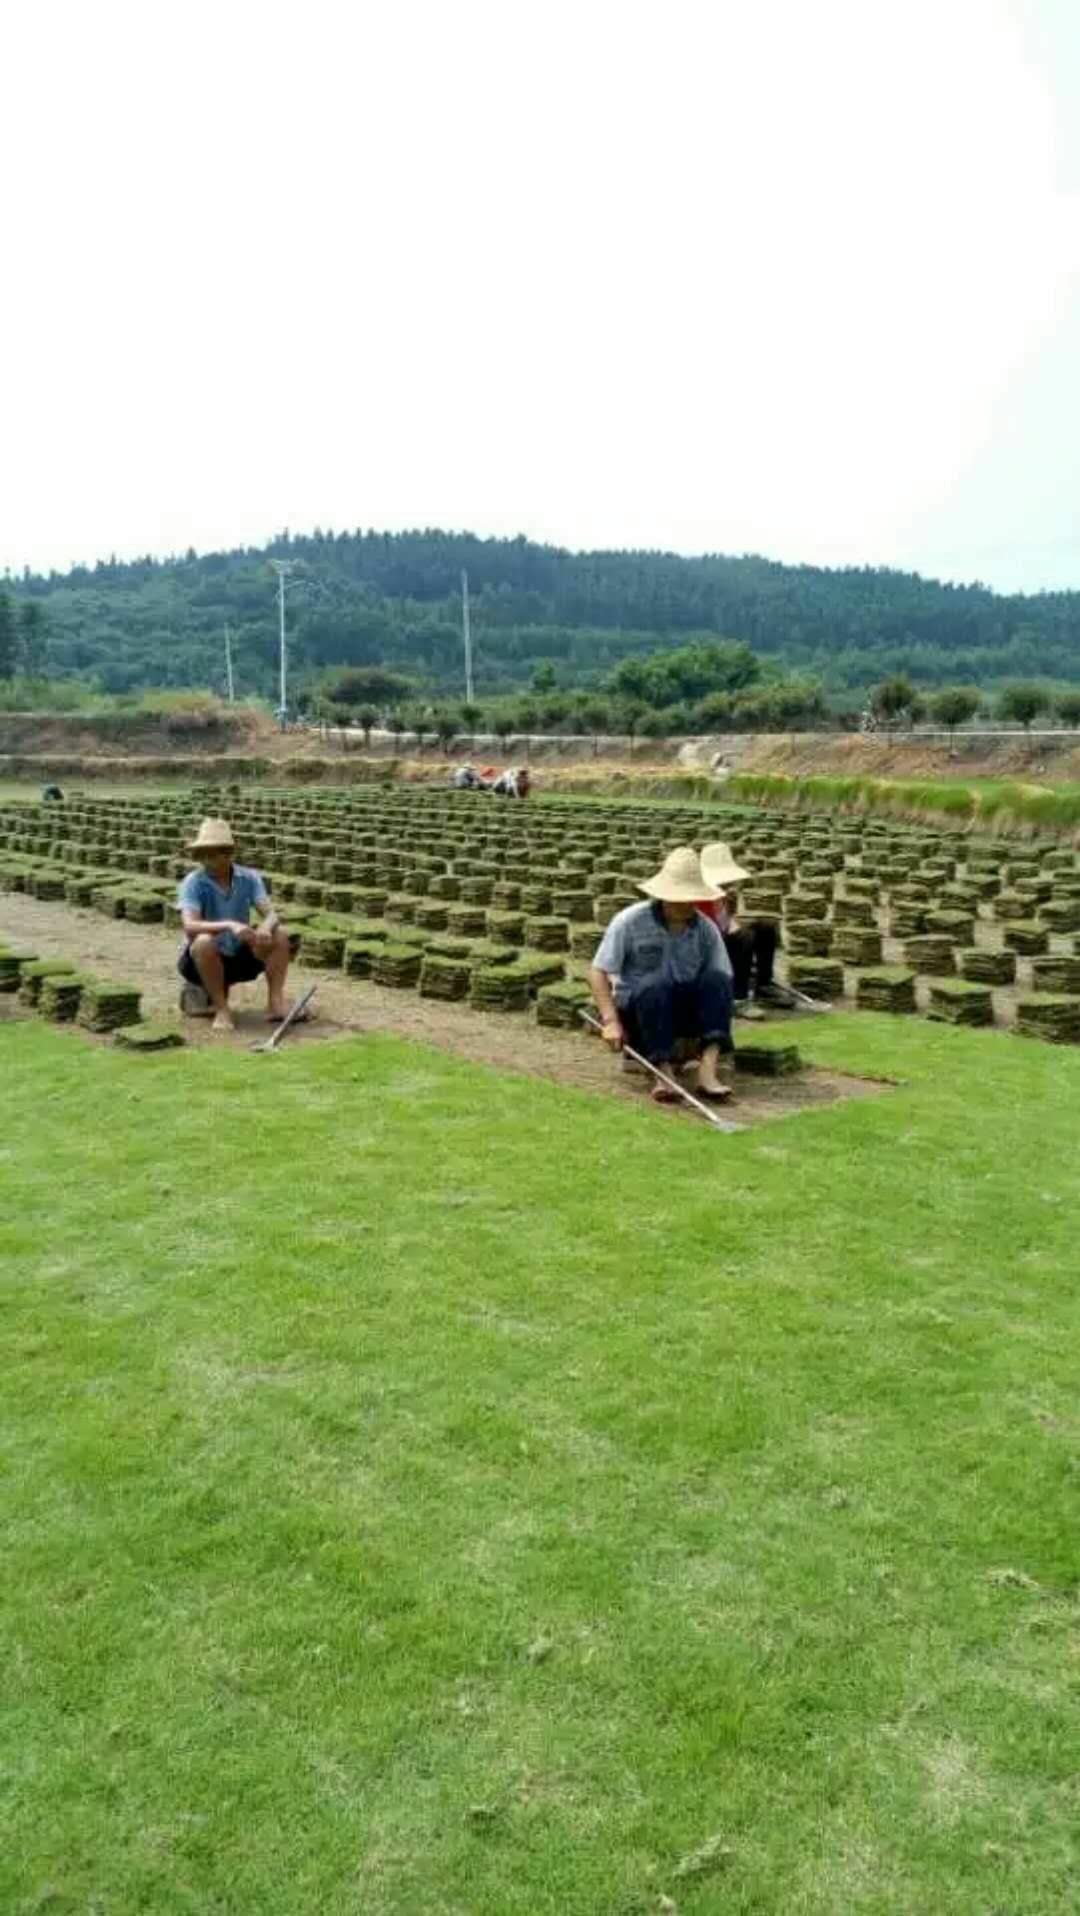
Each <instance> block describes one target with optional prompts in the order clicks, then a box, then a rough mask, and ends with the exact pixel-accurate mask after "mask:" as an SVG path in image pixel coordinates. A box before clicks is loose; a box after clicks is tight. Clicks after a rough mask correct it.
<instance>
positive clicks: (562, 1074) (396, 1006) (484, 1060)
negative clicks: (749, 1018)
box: [0, 893, 888, 1125]
mask: <svg viewBox="0 0 1080 1916" xmlns="http://www.w3.org/2000/svg"><path fill="white" fill-rule="evenodd" d="M0 943H3V944H8V945H10V946H11V947H12V948H13V949H16V950H19V949H22V950H26V949H29V950H32V951H34V952H36V953H37V954H38V956H39V957H42V958H69V959H71V960H72V962H73V963H74V964H75V965H77V966H79V967H85V969H86V970H87V971H100V972H102V973H103V974H107V975H109V976H110V977H113V978H115V979H117V980H118V981H122V982H124V983H131V984H134V985H137V986H138V987H139V989H140V991H141V992H142V994H143V1012H144V1015H145V1016H147V1017H151V1018H167V1019H170V1020H174V1019H177V1018H178V1014H177V999H178V982H179V981H178V979H177V975H176V970H175V953H176V938H175V935H174V934H173V933H171V932H169V931H168V930H166V929H165V928H164V927H162V928H161V929H160V930H158V928H157V927H156V926H153V925H150V926H147V925H129V924H127V923H126V922H125V921H124V920H123V919H114V918H104V917H102V916H100V914H99V913H97V912H94V911H82V910H78V909H76V908H75V907H73V906H71V905H67V904H59V903H57V904H51V903H45V902H43V901H41V900H39V899H36V898H27V897H25V896H24V895H23V894H21V893H6V894H5V895H4V896H3V898H0ZM308 984H317V985H318V987H319V989H318V996H317V999H316V1005H317V1008H318V1014H319V1015H318V1017H317V1018H315V1019H314V1020H313V1021H312V1023H310V1024H308V1025H304V1026H300V1027H295V1028H294V1030H293V1031H291V1032H290V1033H289V1034H288V1036H287V1037H286V1038H285V1039H284V1044H285V1045H289V1046H293V1045H298V1044H313V1043H315V1044H318V1043H324V1042H326V1040H327V1039H332V1038H340V1037H342V1036H343V1035H345V1034H348V1033H353V1032H363V1031H389V1032H392V1033H394V1035H395V1036H397V1037H403V1038H415V1039H418V1040H420V1041H421V1042H422V1043H425V1044H433V1045H437V1046H439V1047H440V1048H441V1049H442V1050H444V1051H450V1052H453V1053H454V1054H455V1055H456V1056H457V1057H461V1058H467V1059H468V1060H469V1061H470V1063H472V1064H480V1065H489V1066H491V1067H492V1068H493V1069H495V1070H497V1071H504V1072H515V1073H519V1074H521V1075H522V1076H524V1077H536V1078H547V1079H550V1080H552V1081H553V1082H554V1083H556V1084H561V1085H566V1086H570V1087H572V1088H574V1089H575V1090H579V1091H585V1092H591V1093H593V1094H595V1095H596V1096H598V1097H605V1098H618V1099H620V1100H622V1101H624V1102H625V1101H630V1102H632V1103H636V1104H638V1105H641V1106H645V1105H648V1097H647V1085H646V1081H645V1080H644V1079H643V1078H641V1077H638V1076H636V1075H629V1074H627V1073H624V1072H622V1071H620V1070H619V1068H618V1066H617V1064H616V1063H615V1061H614V1060H613V1059H612V1058H611V1057H610V1056H609V1054H608V1053H607V1052H606V1051H605V1050H604V1049H603V1047H602V1046H601V1045H600V1043H599V1042H598V1041H596V1040H594V1039H591V1038H589V1037H588V1036H586V1035H585V1034H584V1033H583V1034H582V1036H581V1037H578V1036H577V1035H576V1034H575V1033H573V1032H568V1031H551V1030H547V1029H545V1028H544V1027H543V1026H539V1025H536V1024H534V1023H533V1021H532V1019H531V1018H528V1017H523V1016H521V1015H515V1014H507V1015H501V1014H498V1013H494V1012H478V1011H474V1010H473V1009H472V1008H471V1006H469V1005H463V1004H442V1003H439V1002H437V1001H435V1000H432V999H430V998H421V997H420V995H419V993H418V992H416V991H393V990H390V989H388V988H387V987H386V986H380V985H374V984H372V983H370V981H369V980H367V979H354V978H346V977H345V976H344V975H343V974H342V973H340V972H330V971H305V970H304V968H303V966H302V965H299V966H296V967H294V969H293V971H292V972H291V973H290V986H291V989H292V991H293V993H294V994H297V995H298V994H299V992H300V991H302V990H303V989H304V987H305V986H306V985H308ZM234 997H235V1007H234V1008H235V1010H236V1013H237V1025H238V1029H237V1032H236V1035H235V1036H234V1037H221V1036H219V1035H218V1034H216V1033H215V1034H211V1032H210V1028H209V1022H208V1021H207V1020H205V1019H201V1018H190V1019H185V1020H184V1021H183V1029H184V1033H185V1035H186V1036H187V1038H188V1039H189V1041H190V1042H192V1043H194V1044H200V1045H201V1044H214V1045H222V1044H224V1045H233V1046H235V1047H236V1048H238V1049H243V1048H245V1047H246V1046H250V1045H251V1044H254V1043H255V1042H257V1041H258V1040H259V1039H261V1038H264V1037H266V1036H267V1034H268V1031H269V1026H268V1025H267V1023H266V1021H265V1008H264V1007H265V1000H264V994H263V988H262V986H261V985H255V986H250V987H246V988H244V989H242V990H240V991H239V992H237V993H236V994H234ZM11 1005H12V1001H11V1000H7V1001H5V1000H4V999H0V1006H6V1007H8V1008H10V1007H11ZM784 1022H785V1023H786V1024H788V1025H789V1026H790V1028H791V1035H792V1037H793V1038H794V1039H795V1040H796V1041H798V1040H799V1038H800V1037H802V1036H805V1035H806V1033H807V1028H808V1026H809V1025H810V1024H811V1023H812V1014H806V1015H804V1016H800V1015H798V1014H796V1015H795V1016H794V1017H793V1018H790V1019H785V1020H784ZM749 1030H750V1027H742V1026H739V1027H737V1033H736V1042H738V1032H739V1031H745V1032H747V1033H748V1032H749ZM688 1084H689V1087H690V1088H691V1089H692V1088H693V1078H692V1075H691V1077H690V1078H689V1080H688ZM887 1088H888V1087H887V1086H886V1085H884V1084H882V1082H881V1081H880V1080H878V1079H874V1078H857V1077H851V1076H847V1075H845V1074H843V1073H840V1072H834V1071H822V1070H819V1069H817V1068H816V1067H814V1068H808V1069H806V1070H805V1071H803V1072H801V1073H800V1074H799V1075H798V1076H797V1077H793V1078H774V1079H753V1080H750V1079H748V1078H747V1077H745V1076H741V1077H739V1078H738V1080H737V1084H736V1093H735V1099H734V1101H733V1104H732V1105H731V1107H729V1108H726V1109H725V1115H728V1114H730V1116H731V1118H732V1119H733V1120H737V1121H738V1123H740V1124H745V1125H755V1124H759V1123H762V1122H764V1121H766V1120H768V1119H772V1118H780V1117H785V1116H787V1115H789V1114H791V1113H793V1112H799V1111H805V1110H810V1109H813V1108H815V1107H818V1106H821V1105H829V1104H835V1103H837V1102H838V1101H839V1100H841V1099H845V1098H865V1097H873V1096H875V1095H877V1094H878V1093H879V1092H881V1091H883V1090H885V1089H887ZM649 1109H650V1113H652V1112H655V1115H656V1119H657V1122H658V1123H659V1122H663V1121H665V1120H667V1119H669V1118H671V1117H674V1116H681V1115H682V1111H681V1110H680V1111H674V1110H669V1109H665V1110H663V1111H661V1110H659V1109H657V1108H656V1107H654V1106H651V1105H649ZM686 1117H687V1121H688V1122H692V1123H701V1122H702V1120H701V1119H700V1118H698V1117H696V1116H695V1115H694V1114H693V1113H691V1112H687V1113H686Z"/></svg>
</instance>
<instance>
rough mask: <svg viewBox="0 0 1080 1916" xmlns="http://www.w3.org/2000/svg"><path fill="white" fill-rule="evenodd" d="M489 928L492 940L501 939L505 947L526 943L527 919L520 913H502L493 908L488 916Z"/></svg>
mask: <svg viewBox="0 0 1080 1916" xmlns="http://www.w3.org/2000/svg"><path fill="white" fill-rule="evenodd" d="M487 928H488V932H489V933H490V935H491V937H492V938H498V939H501V940H502V942H503V944H505V945H523V944H524V943H525V919H524V916H523V914H522V913H521V912H520V911H500V910H497V909H496V908H495V907H494V906H493V907H492V909H491V910H490V911H489V912H488V915H487Z"/></svg>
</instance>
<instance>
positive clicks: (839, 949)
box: [831, 901, 881, 965]
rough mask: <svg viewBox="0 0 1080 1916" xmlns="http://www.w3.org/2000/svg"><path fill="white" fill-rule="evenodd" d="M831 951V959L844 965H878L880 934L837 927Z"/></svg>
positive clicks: (844, 926) (859, 928)
mask: <svg viewBox="0 0 1080 1916" xmlns="http://www.w3.org/2000/svg"><path fill="white" fill-rule="evenodd" d="M849 902H850V901H849ZM831 950H832V955H833V957H834V958H839V959H840V962H841V963H842V964H845V965H880V963H881V933H880V932H879V931H867V930H864V929H863V928H862V927H861V926H859V925H838V926H837V927H836V929H835V930H834V932H833V938H832V946H831Z"/></svg>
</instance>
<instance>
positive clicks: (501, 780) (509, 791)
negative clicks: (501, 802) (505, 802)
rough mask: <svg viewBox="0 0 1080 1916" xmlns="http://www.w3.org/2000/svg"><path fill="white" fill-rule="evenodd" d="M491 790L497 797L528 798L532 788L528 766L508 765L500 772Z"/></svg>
mask: <svg viewBox="0 0 1080 1916" xmlns="http://www.w3.org/2000/svg"><path fill="white" fill-rule="evenodd" d="M491 790H492V791H493V792H494V793H495V796H496V797H497V798H528V796H529V793H530V791H531V790H532V778H531V777H530V775H529V768H528V766H527V765H521V766H510V767H509V768H508V769H507V770H506V771H505V772H502V773H500V775H499V777H498V778H497V779H496V780H495V783H494V784H493V785H492V786H491Z"/></svg>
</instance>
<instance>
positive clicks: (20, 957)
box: [0, 946, 37, 992]
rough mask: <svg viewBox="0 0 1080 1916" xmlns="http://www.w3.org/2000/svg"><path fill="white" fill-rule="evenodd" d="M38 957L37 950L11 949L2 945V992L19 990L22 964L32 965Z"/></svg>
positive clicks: (0, 980) (0, 951)
mask: <svg viewBox="0 0 1080 1916" xmlns="http://www.w3.org/2000/svg"><path fill="white" fill-rule="evenodd" d="M36 957H37V953H36V951H9V950H8V949H7V947H6V946H0V992H9V991H18V989H19V972H20V970H21V969H22V966H23V965H32V964H33V963H34V960H35V959H36Z"/></svg>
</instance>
